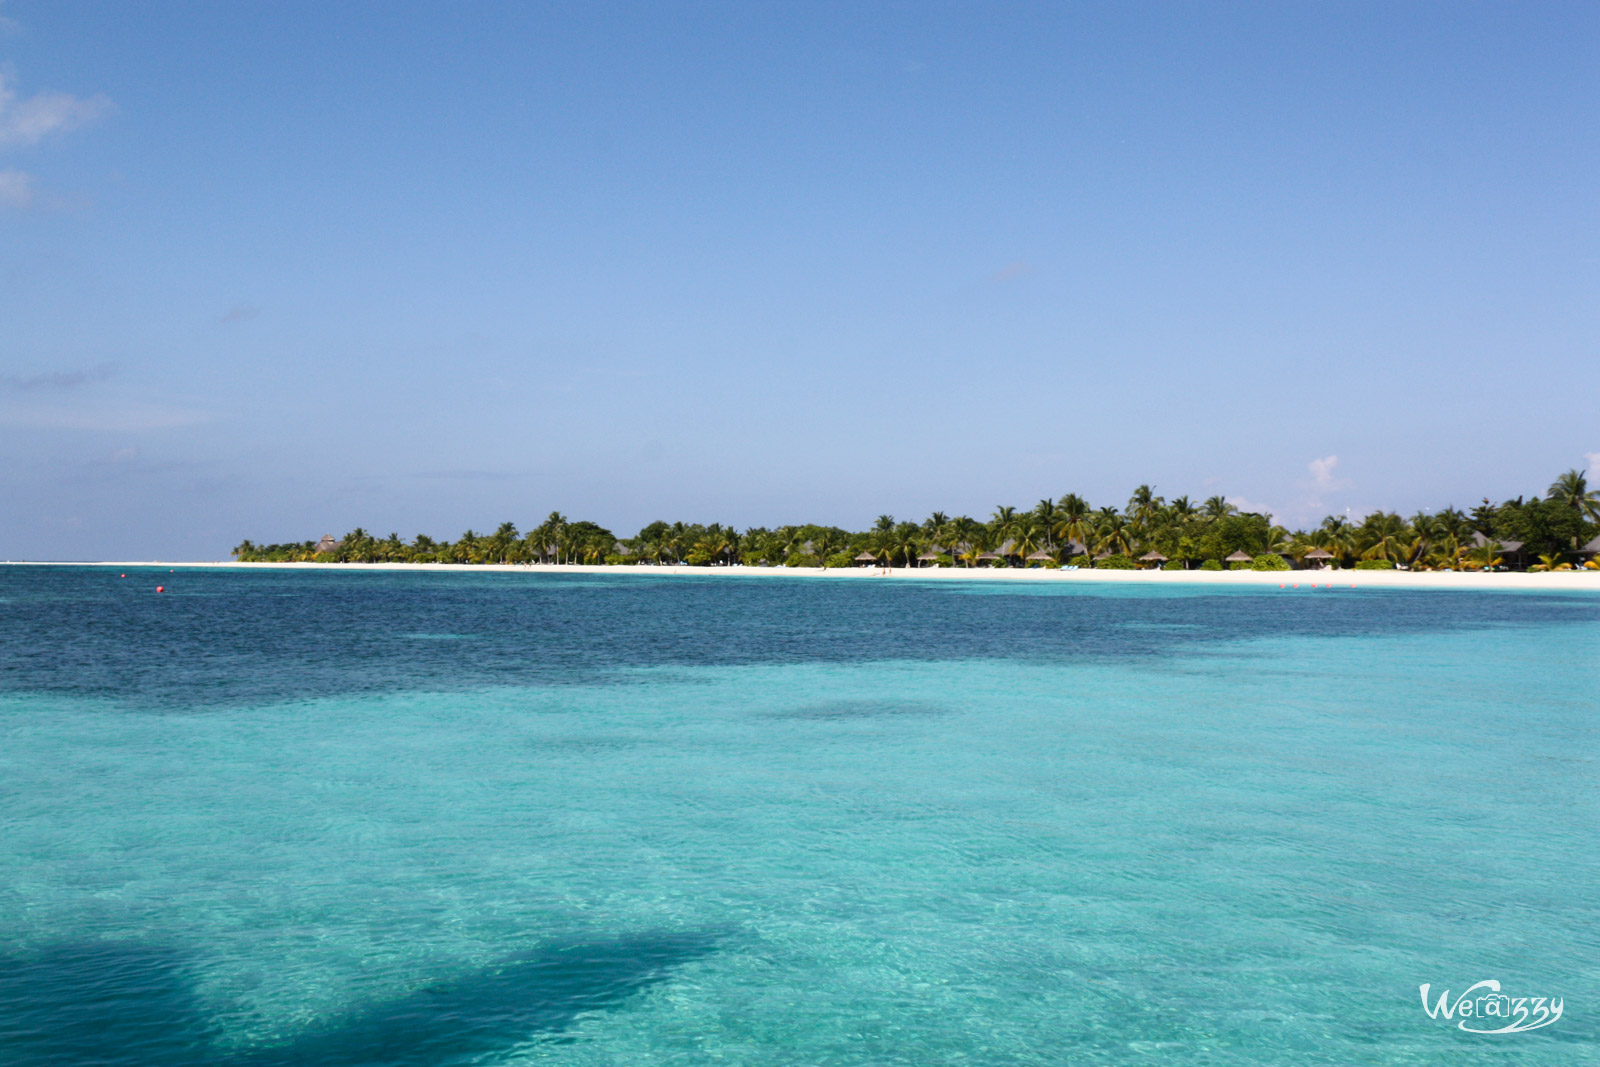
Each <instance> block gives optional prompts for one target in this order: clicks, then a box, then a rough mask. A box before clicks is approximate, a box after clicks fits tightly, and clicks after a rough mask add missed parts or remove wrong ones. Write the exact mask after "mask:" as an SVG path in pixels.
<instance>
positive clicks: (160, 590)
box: [156, 585, 167, 593]
mask: <svg viewBox="0 0 1600 1067" xmlns="http://www.w3.org/2000/svg"><path fill="white" fill-rule="evenodd" d="M166 591H167V587H166V586H164V585H158V586H156V592H158V593H165V592H166Z"/></svg>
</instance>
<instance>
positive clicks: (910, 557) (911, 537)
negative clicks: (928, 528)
mask: <svg viewBox="0 0 1600 1067" xmlns="http://www.w3.org/2000/svg"><path fill="white" fill-rule="evenodd" d="M921 532H922V531H921V530H920V529H918V527H917V524H916V523H914V522H902V523H900V524H898V525H897V526H895V528H894V530H893V531H892V532H891V534H890V541H889V544H890V548H891V549H892V551H893V554H894V555H897V556H899V557H900V558H901V560H902V561H904V563H905V565H906V566H907V567H915V566H916V565H917V547H918V545H919V543H920V541H921V538H920V537H919V536H918V535H919V534H921Z"/></svg>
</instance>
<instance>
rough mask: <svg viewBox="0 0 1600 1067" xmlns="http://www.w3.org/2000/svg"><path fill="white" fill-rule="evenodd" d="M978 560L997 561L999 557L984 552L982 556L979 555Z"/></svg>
mask: <svg viewBox="0 0 1600 1067" xmlns="http://www.w3.org/2000/svg"><path fill="white" fill-rule="evenodd" d="M978 558H979V559H999V558H1000V557H999V556H997V555H995V554H994V553H993V552H985V553H983V554H982V555H980V556H979V557H978Z"/></svg>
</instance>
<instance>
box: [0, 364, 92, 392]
mask: <svg viewBox="0 0 1600 1067" xmlns="http://www.w3.org/2000/svg"><path fill="white" fill-rule="evenodd" d="M116 373H117V368H116V367H114V366H112V365H111V364H109V363H102V364H101V365H100V366H98V367H89V368H87V369H86V370H53V371H45V372H44V373H43V374H3V375H0V384H3V385H6V386H8V387H10V388H12V389H20V390H23V391H30V390H34V389H76V388H78V387H79V386H81V385H93V384H94V383H95V382H103V381H105V380H106V379H107V378H110V377H113V376H114V375H115V374H116Z"/></svg>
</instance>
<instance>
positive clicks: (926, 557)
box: [917, 548, 939, 562]
mask: <svg viewBox="0 0 1600 1067" xmlns="http://www.w3.org/2000/svg"><path fill="white" fill-rule="evenodd" d="M938 558H939V553H937V552H935V551H934V550H933V549H931V548H930V549H928V551H926V552H924V553H923V554H922V555H920V556H918V557H917V559H919V560H922V561H924V562H927V561H930V560H937V559H938Z"/></svg>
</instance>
